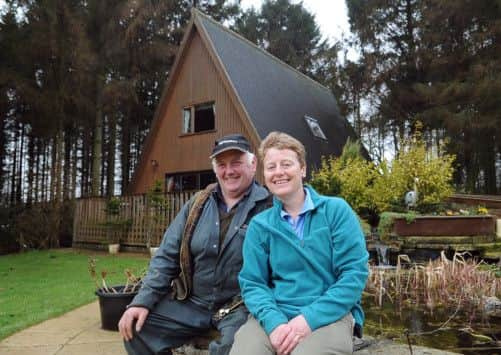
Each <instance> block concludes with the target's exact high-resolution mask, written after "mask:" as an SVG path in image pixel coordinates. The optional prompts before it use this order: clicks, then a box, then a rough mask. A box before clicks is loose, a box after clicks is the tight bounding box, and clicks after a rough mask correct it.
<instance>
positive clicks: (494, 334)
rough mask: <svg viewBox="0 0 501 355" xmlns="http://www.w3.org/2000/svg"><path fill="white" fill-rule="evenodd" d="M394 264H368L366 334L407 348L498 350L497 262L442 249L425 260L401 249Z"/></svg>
mask: <svg viewBox="0 0 501 355" xmlns="http://www.w3.org/2000/svg"><path fill="white" fill-rule="evenodd" d="M372 260H376V262H375V263H376V264H377V263H378V261H377V260H379V263H380V264H381V261H382V259H381V256H379V258H378V257H377V256H376V257H375V258H374V259H372ZM413 260H414V259H413ZM393 265H394V266H390V265H372V266H371V272H370V275H369V279H368V281H367V286H366V290H365V291H364V296H363V300H362V302H363V308H364V311H365V314H366V321H365V326H364V331H365V333H366V334H367V335H370V336H374V337H376V338H377V337H381V338H388V339H393V340H395V341H397V342H401V343H404V344H410V346H411V348H412V346H413V345H420V346H426V347H430V348H435V349H441V350H446V351H451V352H456V353H461V354H468V355H469V354H501V300H500V298H501V297H500V294H501V278H500V274H501V269H500V265H499V264H498V265H494V264H486V263H484V262H482V261H477V260H476V259H474V258H471V257H467V253H462V254H459V253H456V254H454V255H453V256H452V258H450V257H447V256H446V253H445V252H442V253H441V255H440V256H439V257H438V258H435V259H434V260H431V259H430V260H429V261H427V262H422V261H420V262H415V261H412V262H411V259H410V258H409V257H408V256H407V255H400V256H398V258H397V262H396V266H395V264H393Z"/></svg>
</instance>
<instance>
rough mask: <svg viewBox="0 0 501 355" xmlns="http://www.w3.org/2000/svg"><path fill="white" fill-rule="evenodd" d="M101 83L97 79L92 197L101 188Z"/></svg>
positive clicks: (96, 194) (98, 192) (97, 194)
mask: <svg viewBox="0 0 501 355" xmlns="http://www.w3.org/2000/svg"><path fill="white" fill-rule="evenodd" d="M101 83H102V81H101V79H100V78H98V79H97V81H96V84H97V89H96V120H95V125H94V141H93V145H92V183H91V185H92V196H99V195H100V187H101V154H102V150H103V108H102V102H101V91H102V86H101V85H102V84H101Z"/></svg>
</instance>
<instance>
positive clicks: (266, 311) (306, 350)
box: [231, 132, 368, 355]
mask: <svg viewBox="0 0 501 355" xmlns="http://www.w3.org/2000/svg"><path fill="white" fill-rule="evenodd" d="M259 155H260V158H261V160H262V163H263V169H264V179H265V183H266V186H267V187H268V189H269V190H270V192H272V193H273V195H274V196H275V198H274V204H273V207H272V208H270V209H268V210H266V211H264V212H262V213H260V214H259V215H257V216H256V217H254V218H253V220H252V221H251V223H250V224H249V227H248V230H247V233H246V237H245V241H244V246H243V258H244V263H243V267H242V270H241V272H240V274H239V282H240V288H241V291H242V296H243V299H244V301H245V304H246V306H247V308H248V309H249V311H250V313H251V315H252V316H251V317H249V319H248V321H247V322H246V323H245V324H244V325H243V326H242V328H240V330H239V331H238V332H237V334H236V335H235V343H234V345H233V348H232V351H231V354H235V355H237V354H238V355H242V354H252V355H256V354H275V353H276V354H279V355H281V354H294V355H295V354H305V355H306V354H308V355H311V354H351V353H352V352H353V340H352V335H353V334H354V333H355V334H357V335H359V336H361V327H362V324H363V320H364V314H363V311H362V308H361V306H360V298H361V295H362V291H363V289H364V287H365V282H366V280H367V275H368V268H367V260H368V253H367V249H366V245H365V239H364V236H363V233H362V231H361V228H360V224H359V221H358V219H357V217H356V215H355V213H354V212H353V211H352V209H351V208H350V206H349V205H348V204H347V203H346V202H345V201H344V200H343V199H340V198H336V197H326V196H322V195H319V194H318V193H317V192H315V190H314V189H313V188H311V187H310V186H304V185H303V179H304V178H305V177H306V161H305V156H306V152H305V149H304V146H303V145H302V144H301V143H300V142H299V141H298V140H296V139H295V138H293V137H291V136H289V135H287V134H285V133H280V132H272V133H270V134H269V135H268V136H267V137H266V138H265V139H264V141H263V142H262V143H261V146H260V148H259Z"/></svg>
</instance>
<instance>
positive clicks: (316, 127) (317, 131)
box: [304, 115, 328, 141]
mask: <svg viewBox="0 0 501 355" xmlns="http://www.w3.org/2000/svg"><path fill="white" fill-rule="evenodd" d="M304 120H305V122H306V125H307V126H308V128H309V129H310V132H311V134H313V136H314V137H317V138H320V139H322V140H324V141H328V139H327V136H326V135H325V133H324V130H323V129H322V127H320V123H319V122H318V120H317V119H316V118H313V117H311V116H308V115H304Z"/></svg>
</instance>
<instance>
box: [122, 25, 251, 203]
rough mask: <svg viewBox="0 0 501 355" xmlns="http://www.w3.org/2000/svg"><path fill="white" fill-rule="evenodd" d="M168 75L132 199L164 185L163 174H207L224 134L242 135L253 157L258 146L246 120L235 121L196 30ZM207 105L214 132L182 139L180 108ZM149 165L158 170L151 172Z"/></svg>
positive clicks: (228, 98)
mask: <svg viewBox="0 0 501 355" xmlns="http://www.w3.org/2000/svg"><path fill="white" fill-rule="evenodd" d="M173 75H175V76H174V77H173V80H172V81H171V82H170V88H169V91H168V92H167V95H165V97H164V98H163V100H162V102H160V103H159V108H158V109H157V111H158V112H157V115H158V117H157V119H158V120H159V122H158V124H157V125H154V126H153V127H155V126H156V127H157V129H156V131H155V132H150V136H149V137H148V139H149V140H151V141H150V142H149V144H148V145H147V146H146V148H149V149H145V150H144V151H143V154H142V157H141V165H140V166H138V168H137V169H136V172H135V177H134V181H133V185H132V186H131V188H130V192H132V193H145V192H146V191H148V189H149V188H150V186H152V184H153V182H154V181H155V180H157V179H162V181H164V179H165V175H166V174H172V173H179V172H192V171H201V170H210V169H212V167H211V164H210V161H209V158H208V156H209V154H210V152H211V150H212V147H213V145H214V141H215V140H216V139H217V138H219V137H222V136H224V135H226V134H230V133H236V132H239V133H242V134H244V135H245V136H247V137H249V139H250V140H251V144H252V145H253V149H254V151H256V145H257V144H258V142H253V140H252V135H251V134H250V132H249V131H248V129H247V128H246V126H245V125H244V120H246V118H243V117H240V116H239V113H238V111H239V110H238V109H237V108H236V107H235V104H234V100H232V97H231V94H230V93H228V91H227V87H228V86H227V85H225V84H224V80H226V79H224V78H223V77H222V76H221V75H220V71H218V68H217V65H216V64H215V63H214V57H212V56H211V54H210V52H209V50H208V48H207V47H206V45H205V43H204V41H203V40H202V38H201V37H200V34H199V33H198V31H197V30H196V28H195V27H193V31H192V32H191V33H190V37H189V38H188V39H187V42H186V48H185V51H184V55H183V57H181V58H180V61H179V63H178V65H177V68H176V72H175V73H173ZM210 101H214V102H215V130H214V131H209V132H201V133H194V134H184V135H183V134H182V133H181V124H182V119H181V118H182V110H183V108H184V107H186V106H189V105H193V104H200V103H204V102H210ZM240 111H241V109H240ZM247 127H248V126H247ZM152 129H154V128H152ZM152 160H155V161H157V162H158V165H157V166H153V164H151V161H152Z"/></svg>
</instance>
